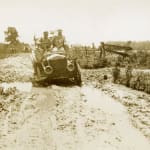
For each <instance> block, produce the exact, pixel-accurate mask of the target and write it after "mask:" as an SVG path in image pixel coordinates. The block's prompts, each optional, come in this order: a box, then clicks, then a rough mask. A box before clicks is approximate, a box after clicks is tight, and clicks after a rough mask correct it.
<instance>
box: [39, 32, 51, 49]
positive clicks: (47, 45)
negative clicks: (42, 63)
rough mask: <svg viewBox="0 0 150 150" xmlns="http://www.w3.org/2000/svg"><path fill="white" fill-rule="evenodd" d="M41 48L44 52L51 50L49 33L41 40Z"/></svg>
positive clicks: (44, 34) (45, 33)
mask: <svg viewBox="0 0 150 150" xmlns="http://www.w3.org/2000/svg"><path fill="white" fill-rule="evenodd" d="M40 44H41V48H42V49H43V50H44V51H48V50H49V49H50V48H51V44H52V43H51V40H50V39H49V37H48V32H47V31H45V32H43V37H42V38H41V39H40Z"/></svg>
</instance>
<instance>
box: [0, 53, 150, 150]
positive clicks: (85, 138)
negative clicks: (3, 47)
mask: <svg viewBox="0 0 150 150" xmlns="http://www.w3.org/2000/svg"><path fill="white" fill-rule="evenodd" d="M24 58H25V60H28V59H29V58H28V55H19V56H17V61H18V62H19V63H17V62H16V64H13V65H12V66H11V69H10V68H9V67H8V66H9V65H10V64H11V61H12V60H15V59H16V57H15V58H14V57H13V58H8V60H9V61H8V63H7V60H5V61H4V62H1V63H2V64H3V65H4V68H5V70H3V71H6V72H7V74H6V72H3V74H4V75H6V76H5V77H9V78H8V79H9V80H8V81H11V82H12V81H14V80H15V81H20V80H21V82H16V83H4V82H6V79H7V78H2V79H3V83H2V84H1V85H3V87H6V90H5V92H4V93H5V95H0V104H1V106H4V108H5V109H0V110H1V112H0V149H2V150H10V149H11V150H26V149H29V150H91V149H94V150H100V149H103V150H131V149H132V150H141V149H144V150H149V149H150V142H149V140H148V139H146V138H145V137H144V136H143V135H142V133H141V132H139V130H137V129H135V128H134V127H133V126H132V123H131V120H130V116H129V114H128V112H127V110H126V108H125V107H124V106H123V105H122V104H120V103H119V102H118V101H116V97H113V96H112V95H111V94H110V93H111V91H110V90H111V88H110V87H105V88H104V87H103V88H101V86H102V84H104V83H103V82H101V81H102V78H103V74H104V73H103V74H102V75H101V76H100V75H99V72H98V71H97V70H94V73H95V75H96V76H97V77H98V78H99V81H98V82H99V84H95V83H96V82H97V80H96V78H95V76H94V75H93V73H91V72H90V70H87V71H86V72H85V71H82V75H84V76H83V79H84V83H83V85H82V86H81V87H78V86H64V85H50V86H49V87H32V84H31V83H30V82H24V81H30V80H28V79H30V76H31V75H32V71H31V64H30V63H31V62H29V61H26V64H25V65H23V67H22V69H21V68H20V61H21V62H22V60H23V59H24ZM14 68H15V69H16V74H13V76H11V73H12V72H13V69H14ZM17 68H19V69H20V70H19V69H17ZM25 68H28V69H29V71H28V72H26V71H27V70H26V71H25V70H24V69H25ZM107 72H109V70H107V69H106V71H105V73H107ZM89 73H90V75H89ZM25 74H26V78H25V79H24V78H23V75H25ZM0 76H2V75H1V74H0ZM22 79H23V80H22ZM8 87H15V90H14V89H13V91H12V89H11V88H10V89H11V90H8V89H9V88H8ZM102 90H103V91H102ZM109 91H110V92H109ZM107 92H109V93H107Z"/></svg>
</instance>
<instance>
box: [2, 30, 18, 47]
mask: <svg viewBox="0 0 150 150" xmlns="http://www.w3.org/2000/svg"><path fill="white" fill-rule="evenodd" d="M4 33H5V35H6V37H5V41H6V42H9V44H13V45H15V44H17V43H18V42H19V40H18V37H19V35H18V31H17V30H16V28H15V27H8V28H7V31H5V32H4Z"/></svg>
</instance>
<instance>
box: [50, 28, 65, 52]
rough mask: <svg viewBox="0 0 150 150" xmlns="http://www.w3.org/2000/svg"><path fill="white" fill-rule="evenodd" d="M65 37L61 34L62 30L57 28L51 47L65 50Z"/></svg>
mask: <svg viewBox="0 0 150 150" xmlns="http://www.w3.org/2000/svg"><path fill="white" fill-rule="evenodd" d="M65 42H66V40H65V37H64V36H63V34H62V30H60V29H59V30H58V34H57V35H56V36H54V38H53V47H54V48H57V49H58V50H62V49H64V50H65Z"/></svg>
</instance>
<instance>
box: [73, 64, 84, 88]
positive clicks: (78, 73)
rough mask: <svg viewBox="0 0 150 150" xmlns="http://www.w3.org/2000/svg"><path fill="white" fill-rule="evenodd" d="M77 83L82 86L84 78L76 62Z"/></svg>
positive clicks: (75, 78)
mask: <svg viewBox="0 0 150 150" xmlns="http://www.w3.org/2000/svg"><path fill="white" fill-rule="evenodd" d="M74 80H75V83H76V85H79V86H81V84H82V79H81V72H80V70H79V66H78V64H76V72H75V77H74Z"/></svg>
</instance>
